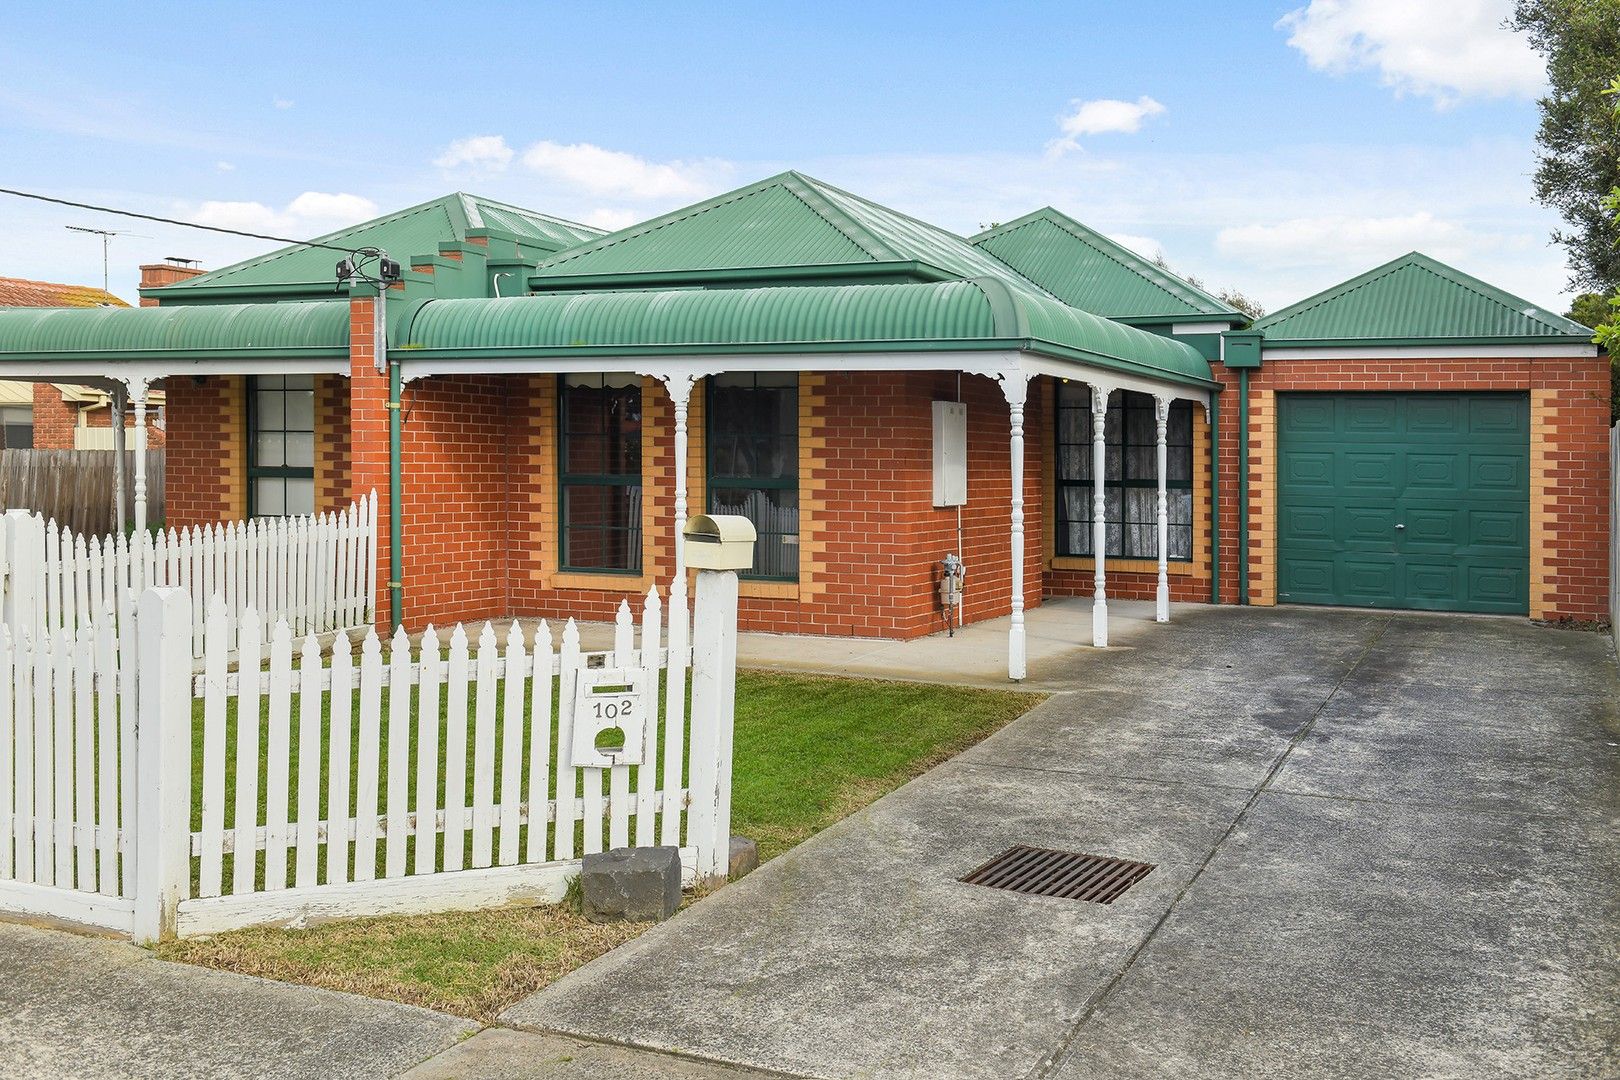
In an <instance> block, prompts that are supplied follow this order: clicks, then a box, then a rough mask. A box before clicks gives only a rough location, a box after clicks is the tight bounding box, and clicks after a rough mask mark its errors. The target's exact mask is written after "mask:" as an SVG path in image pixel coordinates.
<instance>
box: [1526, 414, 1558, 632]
mask: <svg viewBox="0 0 1620 1080" xmlns="http://www.w3.org/2000/svg"><path fill="white" fill-rule="evenodd" d="M1557 398H1558V392H1557V391H1555V390H1531V391H1530V617H1531V618H1532V619H1545V618H1549V617H1551V614H1552V612H1553V610H1554V607H1555V605H1556V596H1555V593H1554V589H1553V585H1552V581H1551V580H1550V578H1551V571H1550V569H1549V567H1548V566H1547V555H1548V551H1549V548H1550V547H1551V544H1552V539H1553V531H1554V530H1553V524H1554V522H1553V509H1552V505H1551V504H1552V476H1551V470H1552V468H1553V467H1554V459H1555V456H1556V453H1557V446H1556V444H1555V442H1554V440H1553V438H1552V434H1553V433H1552V421H1553V419H1554V418H1555V417H1556V416H1557V415H1558V410H1557V409H1556V408H1555V407H1554V405H1553V403H1554V402H1555V401H1556V400H1557Z"/></svg>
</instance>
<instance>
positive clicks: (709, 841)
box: [681, 514, 756, 879]
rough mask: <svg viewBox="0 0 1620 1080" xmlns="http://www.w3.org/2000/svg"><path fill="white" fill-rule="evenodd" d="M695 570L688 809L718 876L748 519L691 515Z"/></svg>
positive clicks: (725, 835)
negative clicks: (739, 588) (739, 579)
mask: <svg viewBox="0 0 1620 1080" xmlns="http://www.w3.org/2000/svg"><path fill="white" fill-rule="evenodd" d="M681 531H682V535H683V536H684V537H685V539H686V565H687V566H689V567H691V568H692V569H694V570H696V571H697V572H698V576H697V590H696V596H695V597H694V601H695V602H694V608H693V612H692V616H693V619H692V755H691V791H692V801H691V815H690V819H689V821H688V825H687V828H688V835H689V839H688V843H690V844H691V845H692V846H693V847H695V848H697V850H698V867H697V873H698V877H699V878H708V879H715V878H723V877H725V875H726V871H727V868H728V865H729V862H730V851H731V755H732V728H733V725H734V722H735V719H736V705H737V573H736V572H737V571H738V570H747V569H749V568H750V567H752V566H753V565H754V537H755V535H756V534H755V532H754V524H753V522H751V521H749V520H748V519H747V518H744V517H737V516H735V515H728V514H712V515H711V514H698V515H697V516H695V517H692V518H690V519H689V520H688V521H687V523H686V527H685V528H684V529H683V530H681Z"/></svg>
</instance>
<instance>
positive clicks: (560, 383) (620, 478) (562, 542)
mask: <svg viewBox="0 0 1620 1080" xmlns="http://www.w3.org/2000/svg"><path fill="white" fill-rule="evenodd" d="M576 377H577V376H575V375H562V376H559V377H558V379H557V550H558V559H557V568H558V570H559V571H560V572H563V573H569V574H602V575H604V576H608V577H640V576H641V573H642V567H643V565H644V564H645V557H644V552H643V548H644V547H645V545H646V536H645V535H644V532H643V529H642V524H641V518H640V517H639V516H637V518H636V519H635V522H634V524H633V525H632V526H629V527H624V528H618V527H614V526H589V527H590V528H592V529H594V530H595V531H597V532H604V533H615V532H622V533H626V534H628V535H629V538H630V539H629V544H628V547H627V551H626V554H627V555H629V556H631V561H633V562H634V564H635V565H634V566H628V567H618V566H578V565H574V564H573V563H572V562H571V561H570V559H569V555H570V552H569V550H568V549H569V544H568V531H569V522H568V493H569V491H570V490H571V489H574V488H581V489H584V488H636V489H638V490H640V489H641V488H642V472H641V468H642V461H641V433H640V430H639V429H638V430H637V432H636V433H635V435H634V439H635V457H636V465H637V471H636V472H633V473H630V472H624V473H572V472H569V471H568V440H569V436H570V435H583V434H587V433H585V432H571V431H570V430H569V408H568V391H569V390H570V389H581V390H585V389H604V390H605V389H608V387H607V386H606V384H605V380H604V385H603V386H601V387H570V386H569V385H568V380H569V379H570V378H576ZM617 389H623V390H633V392H634V394H635V396H636V407H637V413H638V416H640V409H641V382H640V380H639V379H637V380H636V382H635V384H634V386H633V387H632V386H626V387H619V388H617ZM627 396H628V395H627ZM638 422H641V421H638ZM589 434H600V435H601V436H602V438H603V439H604V440H614V439H618V438H619V437H621V436H622V435H623V433H622V432H610V431H608V430H607V429H606V428H605V427H604V429H603V430H602V431H601V432H600V433H589ZM627 445H628V443H627V442H624V443H621V444H620V445H618V446H617V447H616V448H615V449H617V450H618V451H619V452H620V453H622V452H623V451H624V450H625V449H626V448H627ZM615 456H617V455H615V454H614V453H613V451H612V450H609V451H608V459H609V460H610V461H611V460H612V459H613V458H614V457H615ZM642 494H643V497H645V492H644V491H643V492H642ZM582 527H583V526H582Z"/></svg>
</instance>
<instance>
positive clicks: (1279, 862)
mask: <svg viewBox="0 0 1620 1080" xmlns="http://www.w3.org/2000/svg"><path fill="white" fill-rule="evenodd" d="M1063 681H1064V682H1066V683H1067V684H1068V685H1069V686H1070V687H1071V688H1072V689H1071V690H1070V691H1069V692H1067V693H1063V694H1060V695H1059V696H1056V697H1054V698H1053V699H1052V700H1050V701H1049V702H1047V703H1046V704H1045V705H1043V706H1041V707H1040V708H1039V709H1037V710H1035V711H1034V712H1032V713H1030V714H1029V715H1028V716H1026V717H1024V718H1023V719H1021V720H1020V721H1018V722H1017V723H1015V724H1013V725H1012V726H1010V727H1009V728H1007V729H1006V730H1004V731H1003V732H1001V733H1000V734H998V735H997V736H995V737H993V738H991V739H989V740H987V741H986V742H984V743H982V744H981V745H979V746H978V747H976V748H974V749H973V750H971V751H969V752H968V753H967V754H964V755H962V756H961V757H959V758H957V759H956V760H954V761H952V762H950V763H948V764H946V765H945V766H943V767H941V768H939V769H936V770H934V771H933V772H931V773H929V774H928V775H926V776H924V777H922V778H921V779H919V780H917V781H915V782H913V783H912V784H910V785H907V786H906V787H905V788H903V789H901V790H900V791H898V792H896V793H894V794H893V795H891V796H889V797H888V798H885V799H883V800H881V801H879V802H878V803H876V804H874V805H873V806H871V807H869V808H868V809H866V810H865V811H862V812H861V813H859V814H856V815H855V816H853V817H851V818H849V819H848V820H846V821H844V822H842V823H841V824H840V825H838V826H836V827H835V828H833V829H831V830H828V831H827V832H826V833H824V834H822V835H821V836H818V837H816V838H815V839H813V840H811V841H810V842H808V843H806V844H804V845H802V846H800V847H799V848H798V849H796V850H795V851H793V852H791V853H789V854H788V855H786V856H783V857H782V858H779V859H777V860H775V861H774V862H772V863H770V864H768V865H767V866H765V867H764V868H763V869H761V870H760V871H759V872H757V873H755V874H754V875H752V876H750V877H748V878H746V879H744V880H743V881H741V882H739V883H736V884H734V885H732V886H729V887H727V888H726V889H724V890H723V891H722V892H720V893H719V894H718V895H716V896H715V897H713V898H711V899H709V900H707V901H705V902H704V903H702V904H699V905H696V906H695V907H693V908H691V909H689V910H688V911H687V912H686V913H684V914H683V915H682V916H680V917H679V918H677V919H675V920H673V921H671V922H670V923H667V924H665V925H664V926H662V927H659V928H657V929H655V930H653V931H651V932H649V933H647V934H645V935H643V936H642V937H641V938H639V939H637V940H636V941H635V942H633V943H631V944H629V945H627V946H625V947H623V948H620V949H618V950H615V951H614V952H612V953H610V954H609V955H607V956H605V957H603V958H602V959H601V960H599V961H597V962H596V963H594V964H591V965H589V966H587V967H586V968H584V969H581V970H580V971H578V972H576V973H574V974H573V975H571V976H569V977H568V978H565V979H563V980H562V981H561V982H559V983H557V984H555V985H554V986H552V987H551V988H549V989H547V990H546V991H543V992H541V993H540V994H537V995H535V996H534V997H532V998H530V999H528V1000H527V1001H525V1002H523V1003H521V1004H519V1005H518V1006H516V1007H515V1008H513V1009H512V1010H511V1011H510V1012H509V1013H508V1014H507V1015H506V1017H504V1020H505V1021H506V1022H508V1023H510V1024H512V1025H514V1026H518V1027H526V1028H533V1029H538V1030H544V1031H548V1032H553V1033H560V1034H566V1035H572V1036H577V1037H583V1038H587V1039H593V1040H602V1041H606V1042H610V1043H617V1044H628V1045H631V1046H638V1047H644V1048H648V1049H652V1050H662V1051H674V1052H677V1053H680V1054H682V1055H690V1056H693V1057H697V1058H703V1059H709V1060H712V1061H715V1062H725V1063H732V1064H736V1065H741V1066H747V1067H753V1068H759V1069H766V1070H774V1071H777V1072H780V1073H787V1074H790V1075H799V1076H811V1077H926V1078H931V1080H944V1078H949V1077H986V1078H988V1077H996V1078H1003V1077H1025V1076H1051V1077H1060V1078H1064V1080H1079V1078H1090V1077H1099V1078H1100V1077H1177V1078H1196V1077H1255V1076H1288V1077H1298V1078H1309V1077H1335V1078H1338V1077H1377V1078H1380V1080H1384V1078H1398V1077H1492V1078H1496V1077H1614V1076H1617V1075H1620V1004H1617V1003H1620V827H1617V826H1620V747H1617V745H1616V744H1617V743H1620V720H1617V716H1620V712H1617V705H1616V703H1617V701H1620V683H1617V680H1616V671H1615V663H1614V658H1613V653H1612V650H1611V645H1610V642H1609V639H1608V638H1607V637H1605V636H1601V635H1597V634H1584V633H1575V632H1564V631H1554V630H1547V629H1541V628H1537V627H1535V626H1532V625H1530V624H1528V623H1526V622H1522V621H1517V620H1501V619H1484V618H1465V617H1442V616H1423V615H1404V614H1401V615H1390V614H1384V613H1358V612H1348V611H1328V610H1313V609H1299V608H1295V609H1288V608H1283V609H1272V610H1260V609H1236V610H1234V609H1220V610H1212V609H1188V610H1184V611H1179V612H1178V613H1177V622H1176V623H1175V624H1173V625H1172V626H1171V627H1168V628H1164V629H1163V630H1162V632H1157V633H1152V634H1147V635H1143V636H1142V637H1140V638H1138V639H1137V640H1136V642H1135V643H1134V645H1133V646H1131V647H1128V648H1121V649H1113V650H1109V651H1107V652H1106V653H1091V652H1087V653H1083V654H1081V656H1080V657H1079V658H1078V659H1077V660H1075V661H1074V662H1073V664H1072V666H1071V667H1070V668H1068V669H1067V670H1066V672H1065V673H1064V677H1063ZM1012 844H1030V845H1034V846H1039V847H1051V848H1059V849H1065V850H1072V851H1080V852H1087V853H1095V854H1103V855H1113V856H1118V857H1122V858H1127V859H1133V860H1140V861H1143V862H1148V863H1153V864H1155V867H1156V868H1155V869H1154V870H1153V871H1152V872H1151V873H1150V874H1148V875H1147V877H1146V878H1144V879H1143V880H1142V881H1141V882H1140V883H1138V884H1137V885H1135V886H1134V887H1133V888H1131V890H1130V891H1129V892H1127V893H1126V894H1125V895H1124V896H1123V897H1122V898H1120V899H1119V900H1118V901H1116V902H1115V903H1114V904H1112V905H1111V906H1102V905H1095V904H1088V903H1084V902H1080V901H1074V900H1060V899H1049V898H1039V897H1030V896H1024V895H1018V894H1013V893H1009V892H1004V891H999V890H993V889H987V888H983V887H980V886H975V885H966V884H962V883H960V882H959V881H958V880H957V878H958V877H959V876H960V875H962V874H964V873H965V872H967V871H969V870H971V869H972V868H974V867H976V866H978V865H979V864H980V863H982V862H984V861H985V860H986V859H989V858H990V857H992V856H994V855H996V854H997V853H999V852H1001V851H1002V850H1003V849H1005V848H1006V847H1008V846H1009V845H1012Z"/></svg>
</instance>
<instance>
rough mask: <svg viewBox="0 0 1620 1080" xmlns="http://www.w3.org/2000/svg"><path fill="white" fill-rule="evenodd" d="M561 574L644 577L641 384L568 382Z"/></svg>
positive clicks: (632, 380)
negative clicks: (610, 574) (600, 573)
mask: <svg viewBox="0 0 1620 1080" xmlns="http://www.w3.org/2000/svg"><path fill="white" fill-rule="evenodd" d="M561 399H562V400H561V402H560V406H559V415H560V417H561V421H562V422H561V425H560V438H559V439H558V447H557V452H558V456H559V458H560V459H561V461H560V465H559V468H558V472H559V473H560V474H561V477H562V483H561V491H560V493H559V498H560V500H561V503H562V507H561V509H562V514H561V517H562V523H561V534H562V536H561V538H562V568H563V569H564V570H589V571H598V572H602V573H640V572H641V378H640V376H637V375H564V376H563V378H562V389H561Z"/></svg>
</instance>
